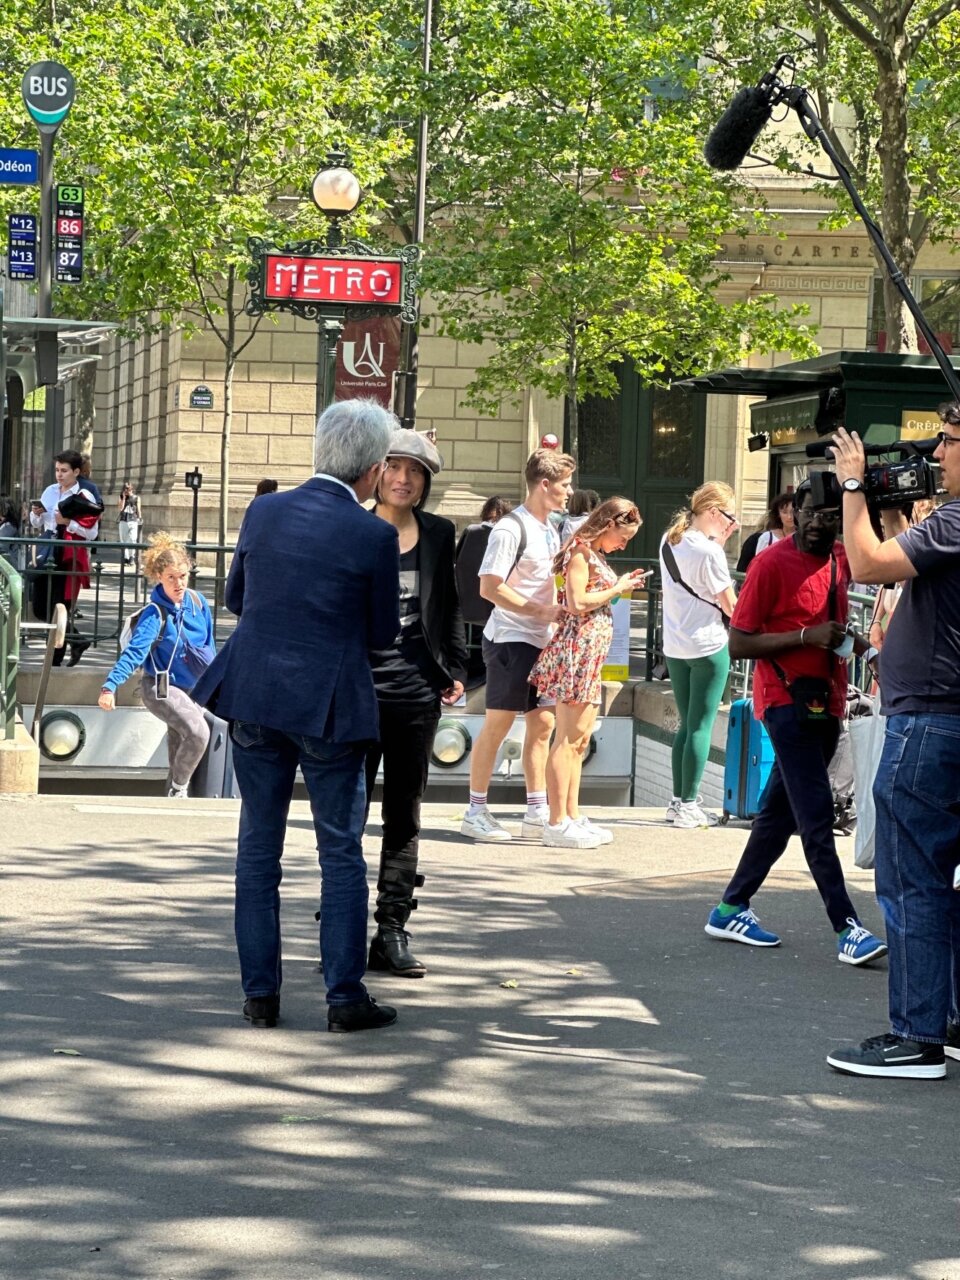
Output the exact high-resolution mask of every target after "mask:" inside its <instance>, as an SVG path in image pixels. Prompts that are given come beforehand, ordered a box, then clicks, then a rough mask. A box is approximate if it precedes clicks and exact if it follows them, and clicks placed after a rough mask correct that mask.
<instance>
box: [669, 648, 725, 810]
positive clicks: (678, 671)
mask: <svg viewBox="0 0 960 1280" xmlns="http://www.w3.org/2000/svg"><path fill="white" fill-rule="evenodd" d="M667 670H668V671H669V673H670V684H671V686H672V687H673V696H674V699H675V700H676V704H677V714H678V715H679V717H680V728H679V729H678V730H677V736H676V737H675V738H674V740H673V753H672V756H671V763H672V765H673V794H674V795H675V796H679V797H680V799H681V800H696V798H697V794H698V792H699V790H700V779H701V778H702V777H703V771H704V769H705V768H706V767H707V757H708V756H709V754H710V734H711V732H712V730H713V722H714V720H716V718H717V711H718V709H719V707H720V699H721V698H722V697H723V690H724V686H725V685H726V683H727V675H728V674H729V671H730V651H729V650H728V649H727V646H726V645H724V646H723V648H722V649H719V650H718V651H717V652H716V653H711V654H710V656H709V657H708V658H667Z"/></svg>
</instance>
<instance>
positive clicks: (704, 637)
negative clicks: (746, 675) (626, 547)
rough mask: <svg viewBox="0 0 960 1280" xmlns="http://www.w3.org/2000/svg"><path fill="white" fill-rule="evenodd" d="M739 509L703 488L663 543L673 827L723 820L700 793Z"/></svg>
mask: <svg viewBox="0 0 960 1280" xmlns="http://www.w3.org/2000/svg"><path fill="white" fill-rule="evenodd" d="M733 505H734V494H733V490H732V489H731V488H730V487H729V486H728V485H725V484H720V483H718V482H711V483H709V484H702V485H701V486H700V488H699V489H697V490H696V492H695V493H694V494H693V495H692V497H691V499H690V506H689V507H685V508H684V509H683V510H682V511H678V512H677V514H676V516H675V517H674V520H673V523H672V524H671V526H670V528H669V529H668V530H667V532H666V534H665V535H664V538H663V541H662V542H661V544H660V575H661V581H662V583H663V653H664V657H665V658H666V660H667V670H668V671H669V673H670V683H671V685H672V687H673V696H674V698H675V700H676V704H677V714H678V716H679V719H680V727H679V728H678V730H677V735H676V737H675V738H674V741H673V753H672V764H673V799H672V800H671V801H670V804H669V806H668V807H667V821H668V822H672V823H673V824H674V826H677V827H707V826H713V825H714V823H716V821H717V819H716V817H715V815H713V814H707V813H705V812H704V811H703V809H701V807H700V803H699V799H698V792H699V789H700V781H701V779H702V777H703V771H704V769H705V768H706V764H707V757H708V755H709V752H710V736H711V733H712V731H713V722H714V720H716V718H717V711H718V709H719V707H720V700H721V698H722V697H723V690H724V686H725V685H726V682H727V675H728V673H729V671H730V654H729V652H728V650H727V630H726V627H725V625H724V618H725V617H726V618H729V617H730V615H731V614H732V613H733V606H734V604H735V603H736V596H735V594H734V590H733V580H732V578H731V577H730V569H729V567H728V566H727V558H726V555H725V554H724V551H723V544H724V543H725V542H726V540H727V538H729V537H730V534H731V533H733V531H734V529H736V527H737V518H736V516H735V515H734V514H733V511H732V510H731V508H732V507H733ZM678 578H679V579H680V580H681V581H677V579H678Z"/></svg>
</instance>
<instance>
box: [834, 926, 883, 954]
mask: <svg viewBox="0 0 960 1280" xmlns="http://www.w3.org/2000/svg"><path fill="white" fill-rule="evenodd" d="M847 924H848V925H849V926H850V928H849V929H844V931H843V933H841V935H840V937H839V938H838V939H837V959H838V960H839V961H840V963H841V964H869V963H870V961H871V960H879V959H880V957H881V956H885V955H886V954H887V944H886V943H885V942H881V941H880V939H879V938H875V937H874V936H873V934H872V933H871V932H870V930H869V929H865V928H864V927H863V925H862V924H860V923H859V921H857V920H854V918H853V916H849V917H848V918H847Z"/></svg>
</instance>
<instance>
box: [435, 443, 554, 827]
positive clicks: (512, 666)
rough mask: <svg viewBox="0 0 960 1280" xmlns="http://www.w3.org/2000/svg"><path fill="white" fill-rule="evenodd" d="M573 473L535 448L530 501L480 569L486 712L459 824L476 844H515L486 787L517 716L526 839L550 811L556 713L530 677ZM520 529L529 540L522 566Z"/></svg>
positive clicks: (493, 538) (549, 621) (506, 522)
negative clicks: (554, 518) (556, 523)
mask: <svg viewBox="0 0 960 1280" xmlns="http://www.w3.org/2000/svg"><path fill="white" fill-rule="evenodd" d="M575 468H576V463H575V461H574V460H573V458H571V457H570V456H569V454H566V453H557V452H556V451H555V450H554V449H535V450H534V452H533V453H532V454H531V455H530V457H529V458H528V459H527V465H526V468H525V477H526V482H527V496H526V499H525V500H524V502H523V505H522V506H519V507H516V508H515V509H514V510H513V511H512V512H511V515H510V517H509V518H505V519H502V520H498V521H497V523H496V524H495V525H494V527H493V530H492V532H491V534H490V541H489V542H488V543H487V550H486V554H485V555H484V557H483V562H482V564H481V565H480V570H479V577H480V594H481V595H482V596H483V598H484V599H485V600H490V601H491V602H492V603H493V606H494V608H493V612H492V613H491V614H490V617H489V619H488V621H487V625H486V626H485V627H484V629H483V660H484V664H485V666H486V669H487V699H486V707H487V710H486V716H485V718H484V722H483V729H482V730H481V731H480V734H479V736H478V737H477V741H476V742H475V743H474V746H473V753H472V755H471V757H470V807H469V809H468V810H467V812H466V814H465V815H464V818H463V822H462V823H461V824H460V831H461V834H463V835H465V836H470V837H471V839H473V840H486V841H503V840H510V839H512V836H511V834H510V832H509V831H507V829H506V828H505V827H503V826H501V824H500V823H499V822H497V820H496V819H495V818H494V816H493V814H492V813H491V812H490V810H489V809H488V808H487V788H488V787H489V785H490V778H491V775H492V774H493V767H494V765H495V763H496V759H497V752H498V751H499V750H500V746H501V744H502V742H503V740H504V738H505V737H506V736H507V734H508V733H509V731H510V729H511V728H512V726H513V722H514V720H515V719H516V718H517V715H518V714H520V715H523V716H524V717H525V719H526V736H525V739H524V744H523V776H524V779H525V781H526V785H527V812H526V815H525V817H524V820H523V826H522V827H521V832H522V834H523V835H524V836H527V837H530V838H536V839H540V838H541V837H542V835H543V825H544V822H545V821H546V819H547V817H548V815H549V812H550V811H549V809H548V807H547V782H546V765H547V752H548V750H549V747H550V735H551V734H552V732H553V721H554V713H553V708H552V707H549V706H544V705H540V703H539V702H538V696H537V691H536V689H534V687H533V685H531V684H530V683H529V680H528V677H529V675H530V671H531V669H532V668H533V664H534V662H536V660H537V658H538V657H539V655H540V651H541V649H543V648H544V647H545V646H546V645H547V644H548V643H549V640H550V637H551V636H552V635H553V631H554V623H555V622H556V619H557V603H556V585H555V582H554V570H553V561H554V557H555V556H556V554H557V552H558V551H559V550H560V538H559V536H558V534H557V531H556V529H555V528H554V527H553V524H552V523H551V520H550V516H551V515H552V514H553V513H554V512H560V511H563V510H565V509H566V505H567V500H568V498H569V497H570V492H571V489H572V484H571V477H572V476H573V472H574V469H575ZM518 522H519V523H518ZM521 523H522V525H523V530H524V532H525V534H526V542H525V545H524V548H523V554H522V555H521V556H520V559H519V560H517V552H518V550H519V548H520V524H521Z"/></svg>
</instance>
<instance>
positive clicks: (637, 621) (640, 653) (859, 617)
mask: <svg viewBox="0 0 960 1280" xmlns="http://www.w3.org/2000/svg"><path fill="white" fill-rule="evenodd" d="M622 563H624V562H623V561H622V560H620V559H618V560H617V565H618V567H619V565H620V564H622ZM627 563H628V564H629V567H631V568H633V567H634V566H637V567H640V568H644V569H646V568H650V567H651V565H652V566H653V567H656V566H657V562H656V561H649V560H635V561H629V562H627ZM732 576H733V580H734V582H735V583H736V584H737V586H739V585H740V584H741V583H742V582H743V579H744V575H743V574H742V573H734V574H733V575H732ZM875 603H876V597H875V596H872V595H867V594H866V593H860V592H857V591H851V592H850V593H849V613H848V618H847V620H848V622H851V623H853V625H854V627H855V628H856V630H857V631H858V632H859V633H860V635H862V636H863V637H864V638H866V637H867V633H868V631H869V628H870V619H871V617H872V615H873V608H874V604H875ZM663 661H664V657H663V588H662V585H661V584H660V583H659V582H658V581H656V580H655V579H651V580H650V584H649V585H648V586H647V588H646V590H645V591H643V592H642V593H637V594H635V595H634V598H633V601H632V602H631V608H630V673H631V675H635V677H636V678H639V679H642V680H646V681H651V680H653V679H654V678H655V677H654V672H655V671H656V670H657V668H658V667H659V665H660V664H661V663H662V662H663ZM749 668H750V664H749V663H748V662H747V661H746V660H744V659H743V658H737V659H734V660H733V661H732V662H731V663H730V676H729V680H728V684H727V699H734V698H742V697H745V696H746V694H747V692H748V685H749V674H748V673H749ZM849 678H850V683H851V684H852V685H856V687H857V688H858V689H866V688H868V687H869V685H870V684H871V682H872V679H873V677H872V673H871V672H870V669H869V668H868V667H867V664H866V663H865V662H864V661H863V659H862V658H858V657H855V658H852V659H851V660H850V663H849Z"/></svg>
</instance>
